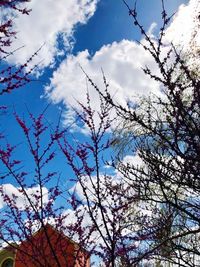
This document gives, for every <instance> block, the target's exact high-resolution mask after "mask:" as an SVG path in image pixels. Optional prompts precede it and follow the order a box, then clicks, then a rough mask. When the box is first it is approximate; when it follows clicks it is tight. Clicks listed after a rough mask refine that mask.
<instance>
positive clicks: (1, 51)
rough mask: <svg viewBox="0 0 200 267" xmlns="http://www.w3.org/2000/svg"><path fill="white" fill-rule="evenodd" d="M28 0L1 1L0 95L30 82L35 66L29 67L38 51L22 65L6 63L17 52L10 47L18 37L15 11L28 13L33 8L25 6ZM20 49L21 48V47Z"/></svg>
mask: <svg viewBox="0 0 200 267" xmlns="http://www.w3.org/2000/svg"><path fill="white" fill-rule="evenodd" d="M27 2H29V0H14V1H11V0H8V1H3V0H2V1H0V10H1V12H2V18H1V24H0V64H1V70H0V95H2V94H5V93H10V92H11V91H12V90H15V89H18V88H20V87H22V86H24V85H25V84H27V83H29V82H30V78H29V75H30V73H31V72H32V71H33V68H29V69H28V67H29V64H30V62H31V61H32V59H33V57H35V56H36V54H37V52H38V51H36V52H35V53H34V54H33V55H31V56H30V58H29V59H28V60H27V61H26V62H25V63H24V64H23V65H21V66H11V65H9V66H6V65H5V60H6V59H7V58H8V57H9V56H10V55H12V54H13V53H15V52H16V51H12V50H11V51H10V49H9V48H10V47H11V44H12V41H13V39H14V38H15V37H16V32H14V31H13V20H14V15H13V12H19V13H21V14H23V15H28V14H29V13H30V11H31V10H29V9H27V8H26V7H24V4H25V3H27ZM4 11H7V14H4ZM18 49H21V48H20V47H19V48H18Z"/></svg>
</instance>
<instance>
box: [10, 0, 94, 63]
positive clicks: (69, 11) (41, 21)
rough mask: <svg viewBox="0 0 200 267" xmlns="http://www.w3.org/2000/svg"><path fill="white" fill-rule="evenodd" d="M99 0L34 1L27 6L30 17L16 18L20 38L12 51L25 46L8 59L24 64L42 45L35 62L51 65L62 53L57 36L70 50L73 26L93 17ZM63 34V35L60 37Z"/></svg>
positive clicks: (18, 37)
mask: <svg viewBox="0 0 200 267" xmlns="http://www.w3.org/2000/svg"><path fill="white" fill-rule="evenodd" d="M97 2H98V0H59V1H55V0H42V1H40V0H31V1H30V3H28V4H27V7H28V8H30V9H32V11H31V12H30V15H29V16H27V15H21V14H18V15H16V16H17V17H16V19H15V20H14V22H15V24H14V30H15V31H16V32H17V39H16V40H15V41H14V42H13V45H12V47H11V49H12V50H14V49H16V48H19V47H21V46H23V45H24V46H25V47H24V48H22V49H20V50H19V52H16V53H14V55H13V56H11V57H9V58H8V60H9V61H10V62H11V63H19V64H23V63H24V62H25V61H26V60H27V59H28V58H29V57H30V56H31V55H32V54H33V53H34V52H36V51H37V50H38V48H40V47H41V46H42V45H43V44H44V46H43V48H42V50H41V51H40V52H39V56H38V57H37V58H36V59H35V62H39V61H40V60H42V63H41V67H45V66H49V65H50V64H52V63H53V62H54V57H55V56H56V55H58V54H59V53H62V52H63V51H61V50H59V48H58V37H61V42H62V45H63V46H64V48H65V49H66V48H69V42H70V39H71V38H72V36H73V31H74V27H75V26H76V25H77V24H78V23H86V22H87V21H88V19H89V18H90V17H91V16H92V15H93V14H94V12H95V9H96V5H97ZM59 34H60V36H59Z"/></svg>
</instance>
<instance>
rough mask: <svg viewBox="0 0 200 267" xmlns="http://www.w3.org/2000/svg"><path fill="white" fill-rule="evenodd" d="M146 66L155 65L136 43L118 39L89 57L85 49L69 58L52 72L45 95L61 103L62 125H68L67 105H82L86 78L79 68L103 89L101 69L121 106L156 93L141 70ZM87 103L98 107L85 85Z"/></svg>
mask: <svg viewBox="0 0 200 267" xmlns="http://www.w3.org/2000/svg"><path fill="white" fill-rule="evenodd" d="M145 65H148V66H150V68H151V69H153V70H155V64H154V62H153V61H152V58H151V56H150V55H149V53H147V52H145V51H144V50H143V48H142V47H141V46H140V45H138V44H137V43H136V42H133V41H128V40H122V41H121V42H119V43H117V42H113V43H112V44H110V45H105V46H103V47H102V48H101V49H100V50H99V51H97V52H96V53H95V54H94V55H93V56H91V55H90V54H89V52H88V51H87V50H85V51H82V52H80V53H79V54H78V55H77V56H73V55H70V56H68V57H67V58H66V60H64V61H63V62H62V64H61V65H60V67H59V68H58V69H57V70H56V71H55V72H54V74H53V77H52V79H51V83H50V85H49V86H47V87H46V94H47V96H48V97H49V98H50V99H51V100H52V101H53V102H54V103H59V102H63V103H64V105H65V106H66V107H67V112H66V114H65V123H66V124H69V123H71V122H72V119H73V116H74V113H73V111H72V109H71V106H75V107H76V108H78V104H77V101H80V102H82V103H85V102H86V90H87V84H86V78H85V75H84V73H83V71H82V70H81V68H80V66H81V67H82V68H83V69H84V71H86V73H87V74H88V75H89V76H90V77H91V78H92V79H93V81H94V82H95V83H96V84H97V85H98V86H99V88H101V89H103V88H104V85H103V78H102V73H101V68H102V69H103V71H104V73H105V76H106V78H107V81H108V82H109V84H110V92H111V95H112V96H113V97H114V98H115V100H116V101H117V102H118V103H120V104H122V105H124V104H125V103H126V101H127V100H133V101H134V99H135V97H136V96H137V95H144V94H147V93H149V92H153V93H155V94H158V93H159V85H158V84H157V83H155V82H154V81H153V80H150V79H149V77H147V76H146V75H145V74H144V73H143V71H142V69H141V67H142V66H145ZM88 90H89V93H90V97H91V104H92V106H93V107H95V108H96V107H97V106H98V101H99V100H98V96H97V93H96V92H95V90H94V89H93V88H90V86H89V89H88Z"/></svg>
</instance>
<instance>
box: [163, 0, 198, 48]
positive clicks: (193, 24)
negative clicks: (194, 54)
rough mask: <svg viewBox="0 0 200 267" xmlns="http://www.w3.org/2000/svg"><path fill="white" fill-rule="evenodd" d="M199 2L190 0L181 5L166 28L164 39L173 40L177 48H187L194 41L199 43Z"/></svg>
mask: <svg viewBox="0 0 200 267" xmlns="http://www.w3.org/2000/svg"><path fill="white" fill-rule="evenodd" d="M199 11H200V2H199V1H196V0H190V1H189V3H188V4H187V5H181V6H180V7H179V10H178V12H177V13H176V14H175V16H174V19H173V22H172V23H171V25H170V26H169V27H168V29H167V30H166V36H165V38H166V40H167V41H168V42H173V44H174V45H176V46H179V48H181V49H184V50H187V49H188V48H189V47H190V48H191V45H192V44H194V42H196V45H198V46H199V45H200V33H199V30H198V26H199V23H200V21H199Z"/></svg>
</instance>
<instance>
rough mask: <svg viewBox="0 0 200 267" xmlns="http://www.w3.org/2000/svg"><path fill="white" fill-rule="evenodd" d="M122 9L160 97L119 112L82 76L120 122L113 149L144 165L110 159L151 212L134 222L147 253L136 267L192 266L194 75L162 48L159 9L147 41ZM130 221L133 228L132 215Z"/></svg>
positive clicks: (184, 60)
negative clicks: (156, 31) (148, 59)
mask: <svg viewBox="0 0 200 267" xmlns="http://www.w3.org/2000/svg"><path fill="white" fill-rule="evenodd" d="M162 3H163V1H162ZM125 4H126V3H125ZM126 5H127V4H126ZM127 7H128V9H129V15H130V16H131V17H132V18H133V20H134V24H135V25H136V26H137V27H138V28H139V30H140V31H141V34H142V35H144V36H145V40H146V42H145V43H141V45H142V46H143V48H144V49H145V50H146V51H148V52H149V53H150V54H151V56H152V58H153V59H154V60H155V62H156V64H157V66H158V70H159V72H158V73H159V75H158V74H154V73H152V71H151V69H149V68H148V67H145V68H144V72H145V73H146V75H148V76H149V77H150V79H153V80H155V81H156V82H158V83H159V84H160V87H161V89H162V96H161V97H159V96H150V97H149V98H148V99H143V101H142V103H137V104H136V103H128V104H127V106H122V105H119V104H118V103H116V102H115V101H114V100H113V98H112V97H111V95H110V93H109V88H108V85H107V83H106V90H105V91H104V92H103V91H101V90H100V89H99V88H97V87H96V86H95V84H94V83H93V81H92V80H91V79H90V78H89V76H87V77H88V80H89V81H90V83H91V84H92V86H93V87H95V89H96V90H97V91H98V92H99V94H100V97H101V98H104V100H105V102H106V103H107V105H110V106H111V107H112V108H114V109H115V111H116V114H117V117H118V118H121V121H120V125H119V126H118V128H117V129H116V130H115V137H114V139H113V140H114V142H113V144H114V145H115V147H117V148H118V149H120V150H121V149H122V148H123V151H125V152H126V153H127V151H128V153H129V154H130V153H133V155H137V156H138V157H139V158H140V160H141V162H142V164H140V165H138V164H133V163H131V162H124V161H123V159H121V154H119V155H118V158H117V159H116V158H115V160H113V161H112V166H113V167H114V168H116V169H117V170H118V171H119V172H120V173H121V176H122V177H123V181H124V182H125V183H127V184H128V185H129V187H130V188H132V190H133V192H134V194H136V195H137V198H138V199H139V200H140V201H141V202H142V203H143V205H144V206H146V207H147V208H148V210H149V211H151V212H152V211H153V213H151V216H150V218H149V219H148V216H147V215H146V214H143V215H141V217H140V220H139V225H140V227H142V226H143V227H142V229H143V230H144V233H145V235H144V236H145V237H146V236H147V234H148V233H151V240H150V241H151V242H149V246H147V247H146V248H147V249H145V250H144V251H143V252H142V251H140V257H138V258H137V261H138V263H136V261H135V262H134V263H135V264H139V262H142V260H143V259H149V260H156V261H157V264H158V263H159V264H160V266H161V265H162V264H164V263H165V262H168V263H171V264H174V265H175V266H198V265H199V242H198V241H197V240H198V238H199V232H200V229H199V219H200V217H199V208H198V207H199V178H200V177H199V174H200V173H199V154H200V153H199V152H200V151H199V139H200V136H199V126H200V125H199V115H200V114H199V111H200V91H199V90H200V86H199V85H200V81H199V75H198V73H197V72H196V71H194V69H193V67H192V66H191V64H190V63H191V61H190V57H189V58H188V54H186V55H185V54H181V52H179V51H178V50H177V49H176V48H175V47H174V46H173V44H172V45H170V46H169V45H168V47H167V46H166V44H165V42H164V34H165V29H166V26H167V25H168V23H169V21H170V18H169V17H168V16H167V14H166V11H165V9H164V3H163V12H162V18H163V26H162V27H161V29H160V35H159V37H158V39H157V40H155V38H151V36H150V35H149V34H148V33H147V32H146V31H145V30H144V28H143V26H142V25H141V24H140V22H139V21H138V16H137V11H136V7H135V8H134V9H131V8H130V7H129V6H128V5H127ZM197 19H198V18H197ZM166 47H167V49H166ZM195 70H196V68H195ZM120 140H123V141H120ZM122 145H123V147H122ZM127 147H128V150H127ZM130 148H131V149H130ZM122 155H123V156H124V154H123V153H122ZM134 206H135V204H134V202H133V203H130V205H129V207H130V210H131V209H133V207H134ZM144 206H143V207H144ZM154 209H155V210H154ZM155 211H156V212H155ZM130 220H131V222H134V223H135V216H133V217H130ZM152 264H153V263H152ZM154 264H156V263H155V262H154Z"/></svg>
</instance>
